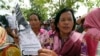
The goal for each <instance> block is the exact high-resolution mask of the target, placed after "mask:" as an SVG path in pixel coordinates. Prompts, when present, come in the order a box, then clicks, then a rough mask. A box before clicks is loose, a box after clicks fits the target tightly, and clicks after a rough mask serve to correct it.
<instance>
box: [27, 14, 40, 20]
mask: <svg viewBox="0 0 100 56" xmlns="http://www.w3.org/2000/svg"><path fill="white" fill-rule="evenodd" d="M31 15H36V16H37V17H38V19H39V21H41V17H40V16H39V14H37V13H30V14H29V15H27V18H28V19H27V20H28V21H29V19H30V16H31Z"/></svg>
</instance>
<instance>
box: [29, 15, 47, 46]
mask: <svg viewBox="0 0 100 56" xmlns="http://www.w3.org/2000/svg"><path fill="white" fill-rule="evenodd" d="M28 20H29V24H30V25H31V28H32V30H33V32H34V33H35V34H36V36H37V37H38V39H39V40H40V43H41V46H42V47H43V48H45V46H44V44H45V43H46V39H47V38H48V37H49V35H48V33H47V31H46V30H44V29H41V19H40V16H39V15H38V14H36V13H32V14H31V15H30V16H29V19H28Z"/></svg>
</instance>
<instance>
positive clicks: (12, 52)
mask: <svg viewBox="0 0 100 56" xmlns="http://www.w3.org/2000/svg"><path fill="white" fill-rule="evenodd" d="M6 52H7V55H14V56H20V55H21V53H20V49H19V48H17V47H16V45H10V46H9V48H8V49H7V51H6Z"/></svg>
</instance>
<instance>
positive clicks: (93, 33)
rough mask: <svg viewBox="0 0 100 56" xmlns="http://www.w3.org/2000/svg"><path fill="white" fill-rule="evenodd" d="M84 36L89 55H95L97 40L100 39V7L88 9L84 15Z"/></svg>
mask: <svg viewBox="0 0 100 56" xmlns="http://www.w3.org/2000/svg"><path fill="white" fill-rule="evenodd" d="M84 27H85V29H86V31H85V32H86V34H85V36H84V38H85V40H86V43H87V49H88V54H89V56H96V51H97V45H98V40H100V8H96V9H94V10H92V11H90V12H89V13H88V14H87V16H86V17H85V22H84Z"/></svg>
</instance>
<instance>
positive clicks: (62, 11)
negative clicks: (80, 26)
mask: <svg viewBox="0 0 100 56" xmlns="http://www.w3.org/2000/svg"><path fill="white" fill-rule="evenodd" d="M67 11H70V12H71V13H72V17H73V20H74V26H73V28H72V30H74V29H75V25H76V19H75V16H74V11H73V10H72V9H69V8H63V9H61V10H60V11H59V12H58V13H57V14H56V17H55V21H54V24H55V29H56V31H59V29H58V27H57V24H58V23H59V19H60V16H61V14H62V13H64V12H67Z"/></svg>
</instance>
